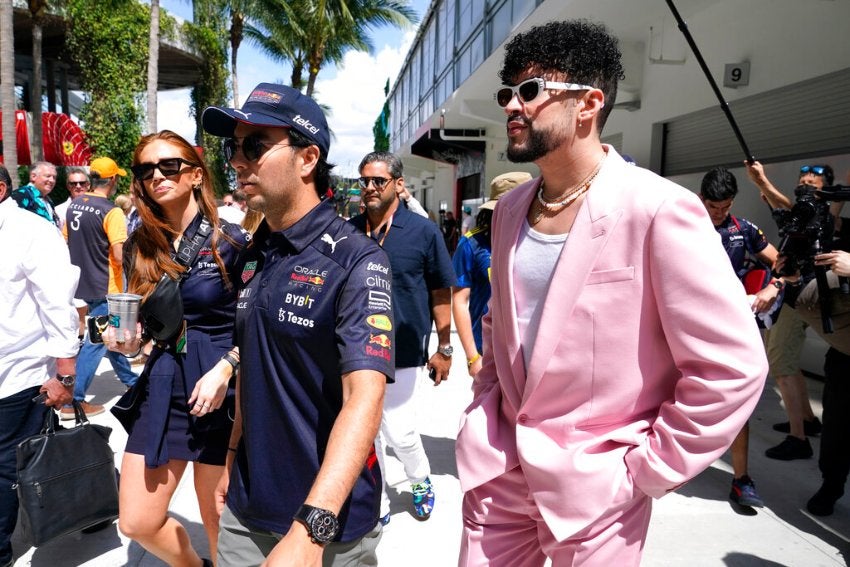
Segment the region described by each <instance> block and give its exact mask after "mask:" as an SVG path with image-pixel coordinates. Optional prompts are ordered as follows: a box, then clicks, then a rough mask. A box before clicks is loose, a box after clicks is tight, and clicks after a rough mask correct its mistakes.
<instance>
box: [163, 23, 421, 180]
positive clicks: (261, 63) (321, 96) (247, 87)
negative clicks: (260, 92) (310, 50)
mask: <svg viewBox="0 0 850 567" xmlns="http://www.w3.org/2000/svg"><path fill="white" fill-rule="evenodd" d="M414 37H415V31H409V32H407V33H405V34H404V36H403V38H402V40H401V42H400V45H398V46H390V45H384V46H383V48H381V49H380V51H377V53H376V54H375V55H374V56H373V55H369V54H368V53H362V52H355V51H351V52H349V53H347V54H346V55H345V58H344V59H343V62H342V64H341V65H340V66H339V67H338V68H336V69H333V68H326V69H323V70H322V72H321V73H319V77H318V80H317V82H316V99H317V100H318V101H319V102H320V103H321V104H323V105H326V106H328V107H330V115H329V116H328V124H329V126H330V128H331V130H332V131H333V133H334V136H335V137H334V138H333V139H332V140H331V152H330V155H329V156H328V157H329V161H330V162H331V163H335V164H336V165H337V167H335V168H334V170H333V172H334V173H335V174H337V175H345V176H349V177H355V176H357V166H358V165H359V163H360V160H361V159H362V158H363V156H364V155H366V154H367V153H368V152H370V151H372V148H373V147H374V136H373V134H372V125H373V124H374V123H375V119H376V118H377V117H378V115H379V114H380V113H381V108H382V107H383V105H384V99H385V97H384V85H385V84H386V82H387V79H389V80H390V84H392V82H393V81H394V80H395V79H396V76H397V75H398V72H399V70H400V69H401V65H402V64H403V63H404V57H405V56H406V55H407V50H408V49H409V48H410V44H411V43H412V42H413V38H414ZM245 55H246V56H245V57H244V58H243V56H242V54H241V52H240V55H239V94H240V97H239V98H240V100H244V99H245V97H246V96H247V94H248V93H250V92H251V89H253V88H254V86H256V85H257V84H258V83H261V82H283V83H284V84H288V83H289V69H288V67H286V66H283V65H275V64H274V63H272V62H270V61H268V60H267V59H265V58H264V57H253V56H252V54H250V53H245ZM305 78H306V77H305ZM158 105H159V108H158V117H157V118H158V119H157V126H158V128H159V129H160V130H161V129H163V128H167V129H169V130H173V131H175V132H177V133H178V134H180V135H181V136H183V137H184V138H186V139H187V140H189V141H194V139H195V122H194V120H193V119H192V117H191V116H190V115H189V113H190V98H189V89H181V90H176V91H163V92H160V93H159V98H158Z"/></svg>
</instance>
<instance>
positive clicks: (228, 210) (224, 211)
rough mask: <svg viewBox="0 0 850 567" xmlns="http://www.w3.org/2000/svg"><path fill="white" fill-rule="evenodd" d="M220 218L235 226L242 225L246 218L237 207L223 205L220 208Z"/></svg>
mask: <svg viewBox="0 0 850 567" xmlns="http://www.w3.org/2000/svg"><path fill="white" fill-rule="evenodd" d="M218 218H221V219H224V220H226V221H227V222H232V223H233V224H242V219H244V218H245V213H243V212H242V210H241V209H240V208H239V207H237V206H236V205H231V206H229V207H228V206H227V205H222V206H221V207H219V208H218Z"/></svg>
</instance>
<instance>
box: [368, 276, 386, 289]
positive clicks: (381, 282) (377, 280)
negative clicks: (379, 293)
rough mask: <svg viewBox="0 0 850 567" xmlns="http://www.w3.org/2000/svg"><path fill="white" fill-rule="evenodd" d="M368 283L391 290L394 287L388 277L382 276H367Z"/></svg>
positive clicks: (370, 285) (371, 285)
mask: <svg viewBox="0 0 850 567" xmlns="http://www.w3.org/2000/svg"><path fill="white" fill-rule="evenodd" d="M366 285H368V286H369V287H377V288H379V289H385V290H387V291H390V290H391V289H392V286H391V282H390V280H388V279H386V278H382V277H381V276H369V277H367V278H366Z"/></svg>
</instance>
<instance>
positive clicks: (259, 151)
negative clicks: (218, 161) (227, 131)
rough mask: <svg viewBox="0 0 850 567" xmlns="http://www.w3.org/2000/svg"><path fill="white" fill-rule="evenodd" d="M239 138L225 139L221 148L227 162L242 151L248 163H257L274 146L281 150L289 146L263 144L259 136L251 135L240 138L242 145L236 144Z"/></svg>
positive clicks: (279, 143) (280, 143)
mask: <svg viewBox="0 0 850 567" xmlns="http://www.w3.org/2000/svg"><path fill="white" fill-rule="evenodd" d="M238 140H239V138H227V139H226V140H225V141H224V142H223V143H222V148H223V149H224V158H225V159H226V160H227V161H233V158H234V157H236V152H238V151H239V149H240V148H241V149H242V155H243V156H245V159H246V160H248V161H257V160H258V159H260V158H261V157H263V154H265V153H266V152H267V151H269V150H270V149H271V148H273V147H274V146H280V147H283V148H288V147H290V146H291V144H286V143H283V142H278V143H276V144H272V143H269V142H265V141H263V140H262V139H261V137H260V134H259V133H257V134H251V135H249V136H245V137H244V138H242V143H241V144H240V143H239V142H238Z"/></svg>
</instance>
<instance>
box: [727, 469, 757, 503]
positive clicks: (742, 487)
mask: <svg viewBox="0 0 850 567" xmlns="http://www.w3.org/2000/svg"><path fill="white" fill-rule="evenodd" d="M729 499H730V500H731V501H732V502H734V503H736V504H740V505H741V506H751V507H753V508H761V507H762V506H764V502H763V501H762V499H761V498H759V495H758V492H756V485H755V484H753V479H751V478H750V477H749V476H747V475H744V476H742V477H741V478H733V479H732V491H731V492H730V493H729Z"/></svg>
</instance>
